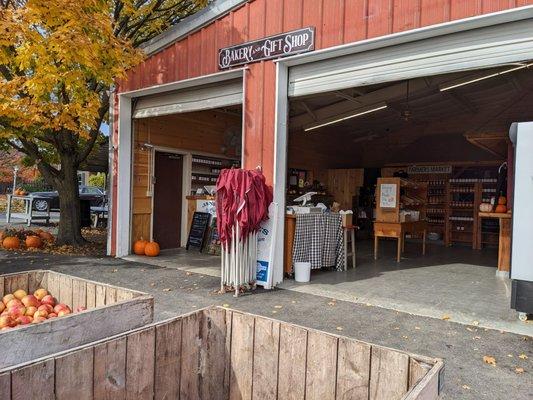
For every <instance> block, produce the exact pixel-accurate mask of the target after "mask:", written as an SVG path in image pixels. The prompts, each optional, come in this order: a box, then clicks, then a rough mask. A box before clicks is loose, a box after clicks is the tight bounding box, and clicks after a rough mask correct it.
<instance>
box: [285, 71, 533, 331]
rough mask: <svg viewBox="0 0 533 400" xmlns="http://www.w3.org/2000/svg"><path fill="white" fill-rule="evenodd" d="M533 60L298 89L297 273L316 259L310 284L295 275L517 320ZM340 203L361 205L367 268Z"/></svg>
mask: <svg viewBox="0 0 533 400" xmlns="http://www.w3.org/2000/svg"><path fill="white" fill-rule="evenodd" d="M529 65H530V63H529V62H524V63H519V64H512V65H504V66H500V67H497V68H491V69H485V70H476V71H468V72H458V73H453V74H445V75H435V76H427V77H421V78H414V79H410V80H402V81H396V82H388V83H382V84H376V85H371V86H363V87H354V88H348V89H343V90H336V91H331V92H327V93H322V94H316V95H305V96H300V97H293V98H291V99H290V111H289V126H290V128H289V135H288V158H287V167H288V171H287V174H288V175H287V187H286V190H287V192H286V204H287V207H288V209H289V212H291V213H293V214H292V215H286V221H285V226H286V235H285V260H284V270H285V272H286V274H292V272H293V268H292V267H293V264H294V263H295V262H298V261H309V262H311V264H312V268H313V271H312V275H311V282H310V284H309V285H305V286H303V285H301V284H300V285H298V286H296V285H295V284H293V283H286V285H287V286H291V287H293V288H296V289H297V290H301V291H309V292H313V293H315V292H316V293H320V294H322V295H326V296H331V297H336V298H341V299H346V300H354V301H358V302H368V303H372V304H373V305H378V306H383V307H387V308H393V309H398V310H400V311H407V312H411V313H415V314H422V315H428V316H432V317H438V318H442V317H446V316H449V315H452V314H453V316H454V317H455V319H456V320H459V321H461V322H465V323H472V322H474V321H478V322H479V321H480V320H483V321H484V322H486V321H489V320H490V321H491V326H495V324H496V325H497V324H500V326H501V327H503V326H506V325H509V324H515V323H517V318H516V313H514V312H513V311H512V310H510V308H509V304H510V300H509V293H510V289H509V286H510V281H509V280H508V279H507V277H508V271H509V267H510V241H511V237H510V235H511V229H510V225H511V215H512V214H511V212H512V210H510V208H511V204H512V196H513V186H512V174H513V171H512V157H513V151H512V145H511V143H510V141H509V139H508V137H509V136H508V132H509V127H510V125H511V123H512V122H515V121H529V120H531V119H532V118H533V112H532V111H531V104H532V102H533V92H532V90H533V75H532V74H531V71H530V69H529V67H528V66H529ZM508 178H509V179H508ZM306 193H313V195H312V196H307V197H308V198H309V197H310V198H311V200H310V201H308V202H307V204H305V205H303V204H302V201H301V199H300V200H298V198H301V196H302V195H305V194H306ZM324 209H327V210H328V211H326V214H324V215H322V216H321V217H317V215H320V213H321V212H322V210H324ZM332 209H333V210H350V211H352V212H353V216H351V215H349V214H348V215H347V216H346V217H344V218H347V221H348V222H347V224H348V225H353V228H354V232H355V236H356V240H355V241H356V267H355V268H353V261H352V259H351V257H349V256H348V257H347V256H346V255H345V250H344V249H345V248H348V250H347V252H348V253H349V252H350V250H351V245H350V237H351V229H350V228H351V227H350V226H349V227H348V229H346V228H343V227H342V218H343V217H342V216H341V217H339V216H338V214H334V213H332V214H331V215H330V216H329V217H328V212H329V211H330V210H332ZM328 218H329V220H328ZM350 218H352V222H350ZM345 224H346V221H345ZM332 225H334V226H333V227H332ZM376 237H377V240H376ZM424 247H425V249H424ZM424 253H425V254H424ZM331 270H334V271H335V272H332V271H331ZM495 321H496V322H495Z"/></svg>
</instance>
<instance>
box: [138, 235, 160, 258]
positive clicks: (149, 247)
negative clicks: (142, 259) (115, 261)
mask: <svg viewBox="0 0 533 400" xmlns="http://www.w3.org/2000/svg"><path fill="white" fill-rule="evenodd" d="M160 251H161V249H160V248H159V244H158V243H157V242H154V241H152V242H149V241H147V240H144V239H143V238H141V239H140V240H136V241H135V242H134V243H133V253H134V254H137V255H138V256H148V257H157V256H158V255H159V252H160Z"/></svg>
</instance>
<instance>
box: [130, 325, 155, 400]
mask: <svg viewBox="0 0 533 400" xmlns="http://www.w3.org/2000/svg"><path fill="white" fill-rule="evenodd" d="M154 363H155V328H154V327H152V328H149V329H146V330H142V331H140V332H136V333H133V334H130V335H128V340H127V345H126V366H127V369H126V399H129V400H143V399H146V400H152V399H153V397H154Z"/></svg>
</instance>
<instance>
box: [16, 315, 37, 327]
mask: <svg viewBox="0 0 533 400" xmlns="http://www.w3.org/2000/svg"><path fill="white" fill-rule="evenodd" d="M17 321H18V323H19V324H20V325H28V324H29V323H30V322H31V321H33V318H32V317H28V316H27V315H23V316H22V317H18V318H17Z"/></svg>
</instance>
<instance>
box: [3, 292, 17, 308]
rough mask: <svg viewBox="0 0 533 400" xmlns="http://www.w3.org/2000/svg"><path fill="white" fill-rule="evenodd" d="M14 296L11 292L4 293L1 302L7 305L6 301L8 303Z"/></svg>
mask: <svg viewBox="0 0 533 400" xmlns="http://www.w3.org/2000/svg"><path fill="white" fill-rule="evenodd" d="M14 298H15V296H13V295H12V294H11V293H10V294H6V295H5V296H4V297H2V303H4V304H5V305H6V306H7V303H9V302H10V301H11V300H13V299H14Z"/></svg>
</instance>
